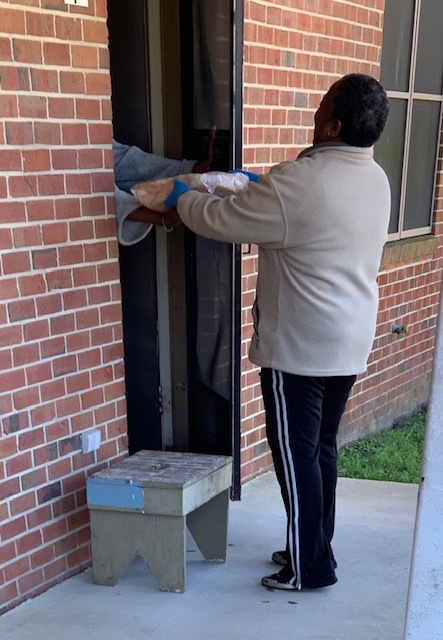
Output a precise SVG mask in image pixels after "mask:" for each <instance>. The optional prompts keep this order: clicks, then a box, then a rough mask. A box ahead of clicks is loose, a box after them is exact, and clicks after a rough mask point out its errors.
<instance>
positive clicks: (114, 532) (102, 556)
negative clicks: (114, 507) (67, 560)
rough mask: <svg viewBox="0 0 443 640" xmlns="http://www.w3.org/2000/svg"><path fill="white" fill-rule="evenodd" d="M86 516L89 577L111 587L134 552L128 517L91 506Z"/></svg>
mask: <svg viewBox="0 0 443 640" xmlns="http://www.w3.org/2000/svg"><path fill="white" fill-rule="evenodd" d="M90 517H91V548H92V570H93V579H94V582H95V584H104V585H109V586H113V585H115V584H116V583H117V582H118V580H119V578H120V577H121V576H122V575H123V573H124V572H125V570H126V569H127V568H128V567H129V565H130V564H131V562H132V560H133V559H134V556H135V554H136V546H135V540H134V536H133V535H132V531H133V529H132V527H131V526H130V524H131V523H130V516H129V517H128V514H125V513H119V512H115V511H114V512H111V511H103V510H99V509H97V510H96V509H93V510H91V511H90Z"/></svg>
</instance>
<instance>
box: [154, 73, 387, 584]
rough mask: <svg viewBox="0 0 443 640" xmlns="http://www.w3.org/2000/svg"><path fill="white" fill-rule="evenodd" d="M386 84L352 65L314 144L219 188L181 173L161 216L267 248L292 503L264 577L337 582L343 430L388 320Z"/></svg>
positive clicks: (260, 300) (271, 370) (271, 408)
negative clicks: (383, 160) (383, 277)
mask: <svg viewBox="0 0 443 640" xmlns="http://www.w3.org/2000/svg"><path fill="white" fill-rule="evenodd" d="M388 109H389V105H388V99H387V97H386V93H385V91H384V89H383V87H382V86H381V85H380V84H379V83H378V82H377V80H375V79H374V78H372V77H370V76H366V75H363V74H350V75H347V76H344V77H343V78H341V79H340V80H338V81H337V82H336V83H335V84H333V85H332V87H331V88H330V89H329V91H328V92H327V93H326V95H325V96H324V98H323V100H322V101H321V104H320V107H319V109H318V111H317V112H316V114H315V128H314V138H313V146H312V147H310V148H309V149H307V150H305V151H304V152H302V153H301V154H300V155H299V157H298V158H297V159H296V160H294V161H289V162H283V163H281V164H279V165H277V166H275V167H273V168H272V169H271V170H270V172H269V173H268V174H266V175H260V176H256V175H253V174H252V175H251V174H250V177H251V179H252V181H251V183H250V185H249V189H248V190H247V191H243V192H240V193H239V194H237V195H233V196H229V197H225V198H218V197H216V196H214V195H210V194H204V193H199V192H196V191H192V190H188V188H187V187H186V186H185V185H183V184H181V183H180V182H179V181H177V182H176V183H175V185H174V190H173V192H172V194H171V195H170V196H169V198H168V199H167V200H166V204H167V205H169V206H171V207H172V208H171V209H170V210H169V211H167V212H166V213H165V214H164V216H165V219H164V221H163V223H164V224H165V226H166V227H168V228H173V227H174V225H175V224H176V223H177V221H179V220H181V222H183V224H185V225H186V226H187V227H189V228H190V229H192V231H194V232H195V233H197V234H200V235H202V236H205V237H207V238H213V239H215V240H221V241H224V242H236V243H242V242H245V243H255V244H257V245H258V247H259V269H258V282H257V296H256V303H255V306H254V320H255V333H254V336H253V338H252V344H251V348H250V359H251V361H252V362H253V363H254V364H256V365H258V366H259V367H260V368H261V382H262V391H263V398H264V404H265V410H266V428H267V435H268V441H269V445H270V447H271V451H272V454H273V460H274V465H275V470H276V474H277V478H278V480H279V483H280V487H281V492H282V497H283V501H284V504H285V508H286V513H287V539H286V549H285V550H283V551H276V552H274V553H273V555H272V559H273V560H274V561H275V562H276V563H278V564H280V565H282V567H283V568H282V569H281V570H280V571H279V573H275V574H272V575H270V576H266V577H264V578H263V579H262V584H263V585H264V586H266V587H271V588H276V589H283V590H291V589H301V588H319V587H324V586H328V585H332V584H334V583H335V582H336V581H337V577H336V572H335V569H336V561H335V558H334V554H333V551H332V547H331V541H332V537H333V533H334V521H335V487H336V481H337V448H336V435H337V431H338V427H339V422H340V419H341V416H342V413H343V411H344V408H345V404H346V401H347V398H348V395H349V393H350V390H351V388H352V385H353V383H354V382H355V379H356V376H357V375H358V374H361V373H364V371H365V370H366V366H367V360H368V356H369V353H370V351H371V347H372V343H373V339H374V334H375V326H376V316H377V306H378V290H377V282H376V278H377V274H378V270H379V266H380V260H381V255H382V250H383V245H384V243H385V242H386V240H387V229H388V221H389V215H390V188H389V183H388V180H387V177H386V174H385V173H384V171H383V169H382V168H381V167H380V166H379V165H378V164H377V163H376V162H375V160H374V158H373V145H374V143H375V142H376V141H377V140H378V138H379V136H380V135H381V133H382V131H383V128H384V126H385V123H386V119H387V115H388Z"/></svg>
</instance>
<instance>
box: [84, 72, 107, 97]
mask: <svg viewBox="0 0 443 640" xmlns="http://www.w3.org/2000/svg"><path fill="white" fill-rule="evenodd" d="M86 93H87V94H88V95H96V96H109V95H111V78H110V75H109V74H108V73H88V74H87V75H86Z"/></svg>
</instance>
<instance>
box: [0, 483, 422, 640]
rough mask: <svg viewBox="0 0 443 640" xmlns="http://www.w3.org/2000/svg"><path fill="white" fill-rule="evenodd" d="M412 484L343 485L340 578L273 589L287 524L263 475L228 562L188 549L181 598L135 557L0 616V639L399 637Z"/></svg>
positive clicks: (250, 487) (235, 513)
mask: <svg viewBox="0 0 443 640" xmlns="http://www.w3.org/2000/svg"><path fill="white" fill-rule="evenodd" d="M416 502H417V486H416V485H405V484H397V483H385V482H373V481H364V480H349V479H340V481H339V487H338V505H337V531H336V536H335V538H334V551H335V556H336V558H337V561H338V570H337V575H338V578H339V582H338V583H337V584H336V585H334V586H332V587H329V588H326V589H320V590H317V591H306V592H304V591H302V592H295V591H293V592H284V591H270V590H267V589H265V588H264V587H262V586H261V585H260V578H261V577H262V576H263V575H266V574H269V573H273V572H274V570H275V568H276V565H274V564H272V563H271V562H270V560H269V558H270V555H271V553H272V551H274V550H275V549H278V548H281V547H282V542H283V539H284V527H285V520H284V515H283V507H282V502H281V499H280V494H279V490H278V487H277V484H276V481H275V477H274V475H273V474H271V473H268V474H265V475H264V476H261V477H259V478H257V479H255V480H253V481H252V482H249V483H248V484H247V485H245V486H244V487H243V496H242V500H241V502H233V503H231V505H230V527H229V532H230V533H229V549H228V560H227V562H226V564H213V563H207V562H204V560H203V559H202V558H201V556H200V553H199V552H198V551H197V550H196V547H195V545H194V543H193V541H192V540H189V545H188V562H187V586H186V592H185V593H184V594H174V593H163V592H160V591H159V590H158V588H157V585H156V583H155V582H154V579H153V578H152V576H151V574H150V573H149V570H148V569H147V568H146V566H145V565H144V564H143V562H142V561H141V560H140V559H139V558H137V559H136V560H135V561H134V563H133V564H132V565H131V567H130V568H129V569H128V571H127V573H126V574H125V576H124V577H123V578H122V579H121V581H120V582H119V583H118V585H117V586H115V587H103V586H96V585H94V584H93V583H92V578H91V572H90V571H86V572H85V573H83V574H81V575H78V576H75V577H74V578H71V579H69V580H67V581H65V582H63V583H62V584H60V585H58V586H56V587H54V588H52V589H50V590H49V591H47V592H46V593H44V594H43V595H41V596H39V597H37V598H35V599H34V600H31V601H28V602H25V603H24V604H22V605H20V606H19V607H17V608H16V609H14V610H13V611H10V612H8V613H6V614H5V615H3V616H2V617H1V618H0V638H1V640H172V639H173V638H177V639H179V640H208V639H209V640H231V639H232V640H234V639H235V640H274V639H275V638H285V640H401V639H402V637H403V624H404V614H405V603H406V594H407V583H408V574H409V564H410V556H411V549H412V535H413V527H414V520H415V510H416Z"/></svg>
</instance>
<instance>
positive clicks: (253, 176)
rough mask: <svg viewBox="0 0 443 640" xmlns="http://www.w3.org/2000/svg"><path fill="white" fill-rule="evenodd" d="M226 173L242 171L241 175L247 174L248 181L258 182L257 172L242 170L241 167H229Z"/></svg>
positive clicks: (258, 175)
mask: <svg viewBox="0 0 443 640" xmlns="http://www.w3.org/2000/svg"><path fill="white" fill-rule="evenodd" d="M228 173H243V175H245V176H248V178H249V180H250V182H258V179H259V177H260V174H259V173H253V172H252V171H244V170H243V169H231V170H230V171H228Z"/></svg>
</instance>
